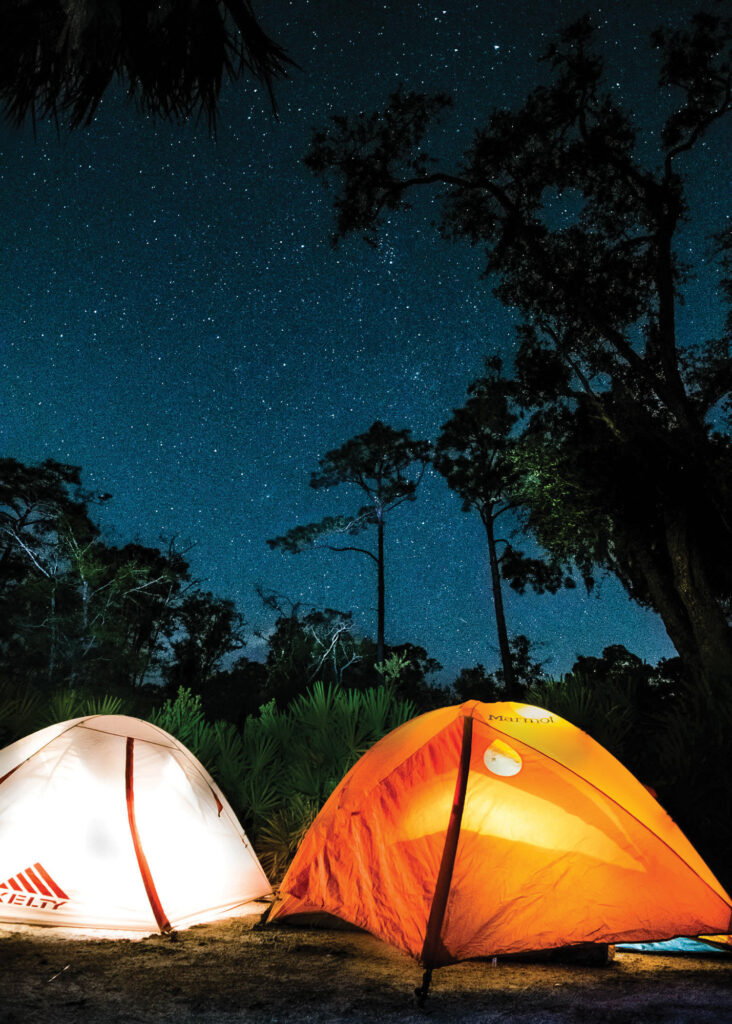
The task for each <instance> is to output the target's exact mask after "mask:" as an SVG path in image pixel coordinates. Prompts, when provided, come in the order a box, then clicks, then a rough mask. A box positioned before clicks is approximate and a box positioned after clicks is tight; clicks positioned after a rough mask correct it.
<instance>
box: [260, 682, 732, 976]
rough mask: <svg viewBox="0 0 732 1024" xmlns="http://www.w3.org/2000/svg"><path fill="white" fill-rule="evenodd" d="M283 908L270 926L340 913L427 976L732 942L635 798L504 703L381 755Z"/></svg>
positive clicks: (557, 721) (658, 823) (411, 726)
mask: <svg viewBox="0 0 732 1024" xmlns="http://www.w3.org/2000/svg"><path fill="white" fill-rule="evenodd" d="M468 733H469V740H468V741H467V745H466V739H465V738H466V735H467V734H468ZM461 788H462V793H461ZM456 821H457V834H455V822H456ZM451 826H452V832H453V836H452V840H453V841H452V842H451V835H450V833H451ZM455 840H456V841H455ZM280 897H281V901H280V902H279V903H278V904H276V906H275V908H274V911H273V913H272V914H271V915H270V920H276V919H282V918H285V917H287V916H290V915H293V914H298V913H313V912H318V911H325V912H327V913H330V914H335V915H336V916H339V917H341V918H344V919H345V920H347V921H350V922H351V923H352V924H355V925H358V926H359V927H362V928H365V929H367V930H368V931H370V932H372V933H373V934H374V935H377V936H379V937H380V938H382V939H384V940H386V941H387V942H390V943H392V944H394V945H395V946H398V947H400V948H401V949H404V950H406V951H407V952H408V953H410V954H411V955H412V956H414V957H416V958H418V959H419V960H420V961H421V962H422V963H423V964H424V965H425V966H426V967H429V968H432V967H437V966H440V965H443V964H448V963H453V962H456V961H459V960H463V959H467V958H470V957H477V956H493V955H497V954H509V953H520V952H528V951H531V950H538V949H549V948H554V947H559V946H568V945H574V944H577V943H583V942H594V943H614V942H618V941H621V940H624V941H628V942H631V941H636V942H641V941H650V940H657V939H667V938H671V937H672V936H676V935H699V934H702V933H707V934H710V933H725V934H726V933H728V932H730V931H732V902H731V901H730V897H729V896H728V895H727V893H726V892H725V891H724V889H723V888H722V887H721V885H720V884H719V882H718V881H717V880H716V878H715V877H714V875H713V874H712V872H711V871H710V870H709V868H708V867H707V866H706V864H705V863H704V861H703V860H702V859H701V857H700V856H699V854H698V853H697V852H696V851H695V850H694V848H693V847H692V846H691V844H690V843H689V841H688V840H687V839H686V838H685V836H684V835H683V834H682V832H681V831H680V830H679V829H678V827H677V826H676V825H675V824H674V822H673V821H672V820H671V818H670V817H669V816H668V814H666V812H665V811H664V810H663V808H662V807H661V806H660V805H659V804H658V803H657V801H656V800H655V799H654V798H653V797H652V796H651V795H650V794H649V793H648V792H647V790H646V789H645V787H644V786H642V785H641V783H640V782H638V780H637V779H635V778H634V776H633V775H631V773H630V772H628V771H627V770H626V769H625V768H624V767H623V766H622V765H621V764H620V763H619V762H618V761H617V760H616V759H615V758H614V757H613V756H612V755H611V754H610V753H608V751H606V750H605V749H604V748H603V747H601V746H600V745H599V744H597V743H596V742H595V741H594V740H592V739H591V738H590V737H589V736H588V735H586V734H585V733H583V732H582V731H581V730H579V729H577V728H576V727H575V726H573V725H571V724H570V723H569V722H567V721H565V720H563V719H562V718H559V717H558V716H557V715H554V714H551V713H549V712H547V711H544V710H542V709H541V708H536V707H532V706H528V705H525V704H518V703H514V702H505V703H496V704H482V703H479V702H478V701H468V702H466V703H464V704H462V705H458V706H453V707H449V708H441V709H438V710H436V711H431V712H429V713H427V714H425V715H422V716H420V717H418V718H416V719H413V720H412V721H410V722H407V723H406V724H404V725H402V726H400V727H399V728H398V729H396V730H394V731H393V732H392V733H390V734H389V735H388V736H386V737H384V738H383V739H382V740H380V741H379V742H378V743H376V744H375V746H373V747H372V748H371V749H370V750H369V751H368V752H367V753H366V754H364V755H363V757H362V758H361V759H360V760H359V761H358V762H357V763H356V764H355V765H354V767H353V768H352V769H351V771H350V772H349V773H348V774H347V775H346V777H345V778H344V779H343V781H342V782H341V783H340V784H339V785H338V786H337V788H336V789H335V791H334V792H333V793H332V795H331V797H330V798H329V800H328V801H327V803H326V804H325V806H324V807H323V809H322V811H321V812H320V814H319V815H318V817H317V818H316V820H315V821H314V823H313V825H312V826H311V828H310V830H309V831H308V833H307V834H306V836H305V838H304V840H303V842H302V844H301V846H300V848H299V850H298V852H297V854H296V856H295V858H294V860H293V862H292V864H291V866H290V869H289V870H288V872H287V874H286V876H285V878H284V880H283V882H282V885H281V887H280Z"/></svg>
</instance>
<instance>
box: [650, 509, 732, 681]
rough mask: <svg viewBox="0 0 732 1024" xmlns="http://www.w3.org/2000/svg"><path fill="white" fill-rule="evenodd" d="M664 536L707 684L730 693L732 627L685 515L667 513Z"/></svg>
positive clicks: (676, 583) (675, 582) (676, 585)
mask: <svg viewBox="0 0 732 1024" xmlns="http://www.w3.org/2000/svg"><path fill="white" fill-rule="evenodd" d="M666 538H667V543H668V550H669V555H670V560H671V566H672V570H673V578H674V584H675V587H676V591H677V593H678V595H679V599H680V601H681V603H682V604H683V606H684V609H685V611H686V615H687V618H688V621H689V627H690V631H691V634H692V636H693V638H694V643H695V646H696V649H697V658H698V664H699V667H700V671H701V675H702V677H703V678H704V682H705V684H706V687H707V689H708V690H709V692H710V694H711V693H715V692H716V693H717V694H732V630H730V627H729V623H728V621H727V616H726V615H725V613H724V610H723V608H722V607H721V605H720V602H719V599H718V597H717V595H716V594H715V592H714V588H713V587H712V585H711V583H710V581H709V576H708V571H707V567H706V565H705V564H704V559H703V557H702V556H701V553H700V552H699V549H698V545H697V544H696V543H695V540H694V536H693V533H692V531H691V530H690V529H689V528H688V523H687V522H686V517H685V516H683V515H680V514H676V515H674V516H673V517H671V516H668V517H667V521H666ZM672 639H673V638H672Z"/></svg>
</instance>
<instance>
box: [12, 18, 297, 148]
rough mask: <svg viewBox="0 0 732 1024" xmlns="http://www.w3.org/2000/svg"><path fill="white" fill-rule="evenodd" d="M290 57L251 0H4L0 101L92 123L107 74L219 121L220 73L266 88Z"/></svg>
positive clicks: (16, 111)
mask: <svg viewBox="0 0 732 1024" xmlns="http://www.w3.org/2000/svg"><path fill="white" fill-rule="evenodd" d="M288 64H292V61H291V60H290V58H289V57H288V56H287V54H286V53H285V52H284V50H283V49H282V48H281V47H280V46H279V45H278V44H277V43H275V42H274V41H273V40H272V39H270V38H269V36H268V35H267V34H266V33H265V32H264V30H263V29H262V27H261V26H260V24H259V22H258V21H257V18H256V17H255V14H254V9H253V6H252V3H251V2H250V0H195V2H190V0H176V2H173V3H159V2H157V0H134V2H131V0H30V2H29V0H4V2H3V4H2V6H1V7H0V102H1V103H2V104H3V106H4V107H5V110H6V112H7V114H8V116H9V117H10V118H11V119H12V120H14V121H15V122H17V123H21V122H22V121H23V120H24V119H25V118H26V117H27V116H28V115H30V116H31V117H32V118H33V120H34V121H35V119H36V118H37V117H43V118H48V117H51V118H53V119H54V120H57V119H58V117H59V116H61V117H63V118H66V119H67V121H68V124H69V127H71V128H77V127H78V126H80V125H87V124H89V123H90V122H91V121H92V119H93V117H94V114H95V112H96V109H97V107H98V105H99V101H100V100H101V98H102V96H103V95H104V93H105V92H106V90H107V88H108V87H109V85H110V84H111V83H112V81H113V80H114V79H115V78H117V79H120V80H121V81H122V82H123V83H124V84H125V86H126V88H127V92H128V95H129V96H130V97H131V98H133V99H134V100H135V101H136V102H137V105H138V106H139V108H140V109H141V110H142V111H143V112H144V113H147V114H155V115H159V116H161V117H164V118H172V119H175V120H179V121H181V120H184V119H186V118H189V117H191V116H193V115H197V116H201V115H205V116H206V118H207V119H208V122H209V126H210V127H211V128H213V127H215V124H216V115H217V108H218V101H219V94H220V92H221V86H222V83H223V81H224V80H225V79H232V80H236V79H238V78H239V77H240V76H241V75H242V74H245V73H248V74H250V75H252V76H253V77H254V78H255V79H257V80H258V81H259V82H261V83H262V84H263V85H264V86H265V87H266V89H267V90H268V92H269V95H270V98H271V101H272V104H273V105H274V95H273V91H272V86H273V82H274V80H275V79H276V78H280V77H282V76H284V75H286V73H287V66H288Z"/></svg>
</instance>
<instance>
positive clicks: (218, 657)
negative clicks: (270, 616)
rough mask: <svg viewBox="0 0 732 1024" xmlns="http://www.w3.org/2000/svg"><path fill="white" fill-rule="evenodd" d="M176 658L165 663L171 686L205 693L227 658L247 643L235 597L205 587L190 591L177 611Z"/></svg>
mask: <svg viewBox="0 0 732 1024" xmlns="http://www.w3.org/2000/svg"><path fill="white" fill-rule="evenodd" d="M175 625H176V634H175V635H174V637H173V639H172V642H171V650H172V660H171V661H170V663H169V664H168V665H166V667H165V677H166V679H167V682H168V686H169V688H170V689H172V691H173V692H176V691H177V689H178V687H179V686H184V687H188V688H190V689H191V690H192V691H193V692H194V693H202V692H203V691H204V690H205V689H206V688H207V685H208V683H209V681H210V679H211V677H212V676H213V675H214V674H215V673H216V672H217V671H219V670H220V669H221V667H222V661H223V659H224V658H225V657H226V656H227V655H230V654H233V653H234V652H235V651H240V650H242V648H243V647H244V646H245V645H246V641H245V638H244V626H245V623H244V619H243V617H242V616H241V615H240V614H239V612H238V611H237V610H236V606H235V605H234V602H233V601H229V600H228V599H227V598H223V597H215V596H214V595H213V594H210V593H207V592H204V591H193V592H192V593H189V594H186V595H185V597H184V598H183V600H182V601H181V602H180V604H179V606H178V607H177V609H176V612H175Z"/></svg>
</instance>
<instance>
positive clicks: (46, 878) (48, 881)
mask: <svg viewBox="0 0 732 1024" xmlns="http://www.w3.org/2000/svg"><path fill="white" fill-rule="evenodd" d="M33 868H34V869H35V870H36V871H37V872H38V874H39V875H40V876H41V878H42V879H43V881H44V882H45V883H46V885H47V886H48V888H49V889H50V890H51V892H53V893H55V895H56V896H58V898H59V899H60V900H67V899H69V897H68V896H67V895H66V893H65V892H64V891H63V889H62V888H61V886H60V885H57V884H56V882H54V880H53V879H52V878H51V876H50V875H49V873H48V872H47V871H46V869H45V868H44V866H43V865H42V864H38V863H36V864H34V865H33ZM29 870H30V869H29Z"/></svg>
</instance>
